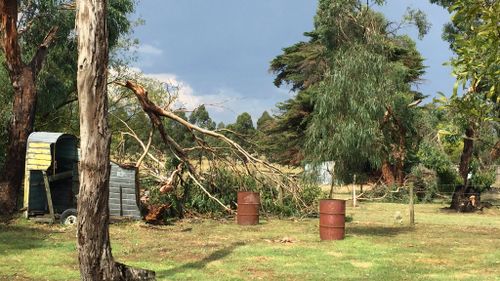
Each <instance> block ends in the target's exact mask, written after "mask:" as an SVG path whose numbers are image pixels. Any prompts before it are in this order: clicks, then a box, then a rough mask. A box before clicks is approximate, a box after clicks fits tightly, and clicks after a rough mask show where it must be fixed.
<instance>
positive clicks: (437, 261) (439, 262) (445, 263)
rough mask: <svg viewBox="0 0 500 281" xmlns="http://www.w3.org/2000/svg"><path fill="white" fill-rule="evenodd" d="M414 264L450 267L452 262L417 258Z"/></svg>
mask: <svg viewBox="0 0 500 281" xmlns="http://www.w3.org/2000/svg"><path fill="white" fill-rule="evenodd" d="M416 262H420V263H425V264H430V265H451V264H453V262H451V261H449V260H446V259H433V258H419V259H417V260H416Z"/></svg>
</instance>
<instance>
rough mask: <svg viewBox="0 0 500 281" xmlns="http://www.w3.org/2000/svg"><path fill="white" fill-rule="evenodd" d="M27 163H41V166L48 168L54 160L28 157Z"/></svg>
mask: <svg viewBox="0 0 500 281" xmlns="http://www.w3.org/2000/svg"><path fill="white" fill-rule="evenodd" d="M26 163H28V165H39V166H47V168H48V167H49V166H50V164H51V163H52V161H50V160H45V159H28V160H26Z"/></svg>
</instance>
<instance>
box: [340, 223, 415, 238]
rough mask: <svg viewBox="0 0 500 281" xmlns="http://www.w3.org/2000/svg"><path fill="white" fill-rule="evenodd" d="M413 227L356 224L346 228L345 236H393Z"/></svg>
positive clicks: (409, 230)
mask: <svg viewBox="0 0 500 281" xmlns="http://www.w3.org/2000/svg"><path fill="white" fill-rule="evenodd" d="M414 230H415V229H414V228H412V227H409V226H399V227H397V226H379V225H377V226H367V225H356V226H350V227H348V228H346V235H347V236H351V235H353V236H388V237H394V236H397V235H399V234H403V233H407V232H412V231H414Z"/></svg>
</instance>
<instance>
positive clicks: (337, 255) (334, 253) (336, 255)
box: [326, 252, 344, 258]
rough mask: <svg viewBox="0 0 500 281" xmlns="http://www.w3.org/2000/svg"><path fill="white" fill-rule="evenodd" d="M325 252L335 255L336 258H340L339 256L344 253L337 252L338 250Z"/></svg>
mask: <svg viewBox="0 0 500 281" xmlns="http://www.w3.org/2000/svg"><path fill="white" fill-rule="evenodd" d="M326 254H327V255H329V256H332V257H336V258H340V257H343V256H344V254H342V253H339V252H326Z"/></svg>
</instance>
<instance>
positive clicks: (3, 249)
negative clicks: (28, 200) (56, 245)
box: [0, 223, 54, 255]
mask: <svg viewBox="0 0 500 281" xmlns="http://www.w3.org/2000/svg"><path fill="white" fill-rule="evenodd" d="M52 233H54V231H50V230H49V229H40V228H36V227H30V226H29V225H15V224H2V223H0V255H8V254H15V253H18V251H24V250H30V249H34V248H41V247H48V246H47V242H46V239H47V237H49V236H50V234H52Z"/></svg>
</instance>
